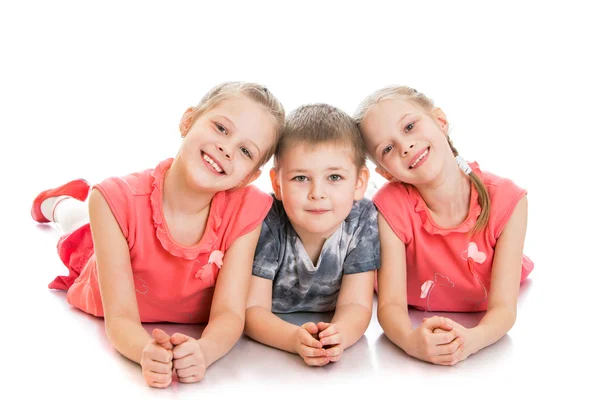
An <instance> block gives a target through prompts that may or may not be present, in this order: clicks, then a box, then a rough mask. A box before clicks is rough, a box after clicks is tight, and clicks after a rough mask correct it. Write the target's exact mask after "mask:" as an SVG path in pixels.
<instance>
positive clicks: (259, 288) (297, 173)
mask: <svg viewBox="0 0 600 400" xmlns="http://www.w3.org/2000/svg"><path fill="white" fill-rule="evenodd" d="M365 161H366V153H365V149H364V145H363V143H362V139H361V137H360V133H359V131H358V128H357V126H356V124H355V122H354V121H353V120H352V118H351V117H350V116H348V115H347V114H346V113H344V112H343V111H341V110H339V109H337V108H335V107H332V106H329V105H326V104H314V105H307V106H302V107H300V108H298V109H296V110H294V111H293V112H292V113H291V114H290V115H289V116H288V118H287V120H286V124H285V127H284V133H283V136H282V139H281V140H280V142H279V144H278V146H277V150H276V152H275V163H274V167H273V169H272V170H271V171H270V174H271V183H272V185H273V190H274V193H273V196H274V202H273V206H272V208H271V210H270V211H269V214H268V215H267V217H266V218H265V220H264V222H263V225H262V230H261V235H260V239H259V241H258V245H257V248H256V253H255V257H254V266H253V271H252V274H253V277H252V282H251V286H250V293H249V295H248V303H247V309H246V327H245V332H246V334H247V335H248V336H250V337H251V338H253V339H254V340H257V341H259V342H261V343H264V344H267V345H269V346H273V347H276V348H279V349H282V350H286V351H289V352H292V353H297V354H299V355H300V356H301V357H302V358H303V359H304V361H305V362H306V363H307V364H308V365H317V366H322V365H325V364H328V363H329V362H335V361H338V360H339V359H340V357H341V355H342V352H343V350H344V349H346V348H348V347H350V346H351V345H353V344H354V343H356V342H357V341H358V340H359V339H360V338H361V337H362V335H363V334H364V332H365V330H366V329H367V326H368V324H369V321H370V319H371V309H372V301H373V280H374V271H375V270H376V269H378V268H379V262H380V253H379V233H378V228H377V211H376V209H375V207H374V205H373V203H372V202H371V200H369V199H366V198H364V197H363V196H364V194H365V190H366V189H367V185H368V181H369V170H368V169H367V167H366V166H365ZM331 310H335V314H334V317H333V319H332V321H331V323H325V322H319V323H318V324H315V323H312V322H309V323H306V324H304V325H302V326H301V327H298V326H296V325H293V324H290V323H288V322H285V321H283V320H282V319H280V318H279V317H277V316H276V315H274V314H273V313H290V312H298V311H308V312H324V311H331Z"/></svg>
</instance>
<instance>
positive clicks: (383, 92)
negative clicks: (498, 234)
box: [354, 86, 490, 233]
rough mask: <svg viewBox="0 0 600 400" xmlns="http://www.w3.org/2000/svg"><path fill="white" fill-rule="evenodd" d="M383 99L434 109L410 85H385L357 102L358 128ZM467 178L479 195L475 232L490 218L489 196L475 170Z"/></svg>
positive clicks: (429, 111)
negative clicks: (479, 210) (409, 102)
mask: <svg viewBox="0 0 600 400" xmlns="http://www.w3.org/2000/svg"><path fill="white" fill-rule="evenodd" d="M383 100H408V101H411V102H413V103H414V104H417V105H419V106H421V107H422V108H423V109H424V110H425V112H427V113H431V112H432V111H433V109H434V104H433V101H432V100H431V99H430V98H428V97H427V96H425V95H424V94H423V93H421V92H418V91H417V90H415V89H413V88H411V87H408V86H387V87H385V88H383V89H379V90H377V91H376V92H374V93H373V94H371V95H370V96H368V97H367V98H366V99H364V100H363V101H362V102H361V103H360V104H359V106H358V108H357V110H356V112H355V114H354V120H355V121H356V123H357V124H358V127H359V128H360V127H361V123H362V121H363V119H364V118H365V116H366V115H367V113H368V112H369V111H370V110H371V108H373V106H375V105H376V104H377V103H379V102H380V101H383ZM361 134H362V129H361ZM446 138H447V139H448V144H449V145H450V149H451V150H452V153H453V154H454V156H455V157H456V156H458V150H456V148H455V147H454V145H453V144H452V140H450V136H448V135H446ZM369 158H371V161H373V162H374V163H376V161H375V159H373V157H372V156H371V155H369ZM469 178H471V182H473V185H474V186H475V189H476V190H477V194H478V195H479V198H478V200H477V201H478V203H479V206H480V207H481V214H479V217H478V218H477V222H476V223H475V226H474V227H473V229H472V230H471V233H475V232H478V231H480V230H482V229H484V228H485V227H486V225H487V223H488V221H489V219H490V196H489V194H488V192H487V189H486V188H485V185H484V184H483V182H482V181H481V179H479V177H478V176H477V175H475V172H473V171H472V172H471V173H470V174H469Z"/></svg>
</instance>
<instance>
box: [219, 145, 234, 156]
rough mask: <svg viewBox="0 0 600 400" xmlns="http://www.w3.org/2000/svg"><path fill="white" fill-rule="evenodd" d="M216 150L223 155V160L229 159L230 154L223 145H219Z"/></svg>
mask: <svg viewBox="0 0 600 400" xmlns="http://www.w3.org/2000/svg"><path fill="white" fill-rule="evenodd" d="M217 149H219V151H220V152H221V153H223V155H224V156H225V158H227V159H228V160H230V159H231V155H230V154H231V153H230V151H229V150H228V149H227V148H226V147H225V146H224V145H220V144H219V145H217Z"/></svg>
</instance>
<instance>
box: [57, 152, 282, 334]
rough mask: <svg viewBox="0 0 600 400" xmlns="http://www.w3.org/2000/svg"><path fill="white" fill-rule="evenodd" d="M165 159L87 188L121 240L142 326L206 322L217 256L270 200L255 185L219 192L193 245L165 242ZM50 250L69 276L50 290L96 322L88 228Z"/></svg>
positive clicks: (98, 303)
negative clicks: (103, 205) (106, 209)
mask: <svg viewBox="0 0 600 400" xmlns="http://www.w3.org/2000/svg"><path fill="white" fill-rule="evenodd" d="M172 162H173V159H167V160H165V161H163V162H161V163H160V164H159V165H158V166H157V167H156V168H155V169H148V170H145V171H142V172H138V173H134V174H131V175H127V176H124V177H112V178H108V179H106V180H104V181H103V182H102V183H100V184H97V185H95V186H94V187H95V188H96V189H98V190H99V191H100V192H101V193H102V195H103V196H104V198H105V199H106V201H107V203H108V205H109V206H110V209H111V211H112V213H113V215H114V216H115V219H116V220H117V222H118V224H119V226H120V228H121V231H122V232H123V235H124V236H125V238H126V240H127V243H128V246H129V253H130V256H131V268H132V270H133V279H134V284H135V291H136V296H137V302H138V308H139V313H140V318H141V321H142V322H175V323H206V322H207V321H208V317H209V313H210V306H211V303H212V298H213V292H214V287H215V283H216V281H217V279H218V275H219V271H220V268H221V265H222V258H223V255H224V254H225V253H226V251H227V249H228V248H229V246H231V244H232V243H233V242H234V241H235V240H236V239H237V238H239V237H240V236H243V235H245V234H246V233H248V232H250V231H252V230H253V229H255V228H256V227H257V226H259V225H260V224H261V223H262V220H263V219H264V217H265V216H266V214H267V212H268V211H269V209H270V207H271V204H272V198H271V196H269V195H268V194H266V193H263V192H261V191H260V190H259V189H258V188H256V187H254V186H247V187H244V188H241V189H237V190H231V191H224V192H218V193H217V194H215V196H214V197H213V199H212V201H211V207H210V211H209V216H208V220H207V222H206V228H205V231H204V234H203V236H202V239H201V240H200V242H199V243H198V244H196V245H195V246H191V247H185V246H181V245H179V244H177V243H176V242H175V241H174V240H173V239H172V238H171V236H170V234H169V231H168V229H167V225H166V222H165V218H164V215H163V210H162V206H161V201H162V190H163V181H164V177H165V173H166V171H167V170H168V169H169V168H170V166H171V163H172ZM57 247H58V253H59V255H60V258H61V259H62V260H63V262H64V264H65V265H66V266H67V267H68V268H69V276H67V277H64V276H59V277H57V278H56V279H55V280H54V281H53V282H52V283H50V285H49V288H51V289H59V290H67V300H68V302H69V303H70V304H71V305H73V306H74V307H77V308H79V309H81V310H83V311H85V312H86V313H89V314H92V315H95V316H97V317H103V316H104V313H103V309H102V300H101V297H100V290H99V286H98V274H97V269H96V268H97V267H96V257H95V255H94V246H93V242H92V235H91V230H90V225H89V224H86V225H84V226H82V227H80V228H79V229H77V230H75V231H73V232H71V233H69V234H66V235H64V236H63V237H62V238H61V239H60V241H59V243H58V246H57ZM248 268H252V262H251V260H248Z"/></svg>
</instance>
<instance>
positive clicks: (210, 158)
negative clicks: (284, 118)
mask: <svg viewBox="0 0 600 400" xmlns="http://www.w3.org/2000/svg"><path fill="white" fill-rule="evenodd" d="M188 112H193V110H192V109H190V110H188V111H186V113H188ZM185 117H186V115H185V114H184V119H185ZM186 128H187V127H185V126H184V127H182V134H183V135H184V136H185V139H184V140H183V143H182V145H181V151H180V156H181V159H182V161H183V165H184V166H185V169H186V175H187V176H188V178H191V181H192V182H193V183H194V186H196V187H197V188H201V189H205V190H208V191H212V192H217V191H222V190H228V189H231V188H233V187H235V186H237V185H239V184H240V183H243V182H245V181H246V180H248V179H251V178H252V175H253V174H254V173H255V171H256V170H257V167H258V163H259V161H260V159H261V157H262V156H263V155H264V154H265V153H266V152H268V150H269V148H270V147H271V145H272V143H273V141H274V140H275V130H276V126H275V122H274V120H273V117H272V116H271V115H270V114H269V112H268V111H267V110H266V109H265V107H264V106H262V105H261V104H258V103H256V102H255V101H253V100H251V99H249V98H247V97H245V96H242V95H240V96H234V97H231V98H228V99H226V100H223V101H222V102H221V103H219V104H217V105H216V106H214V107H213V108H211V109H209V110H208V111H206V112H205V113H204V114H202V115H201V116H200V117H199V118H197V119H196V121H194V123H193V124H192V125H191V126H190V127H189V129H187V130H186Z"/></svg>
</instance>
